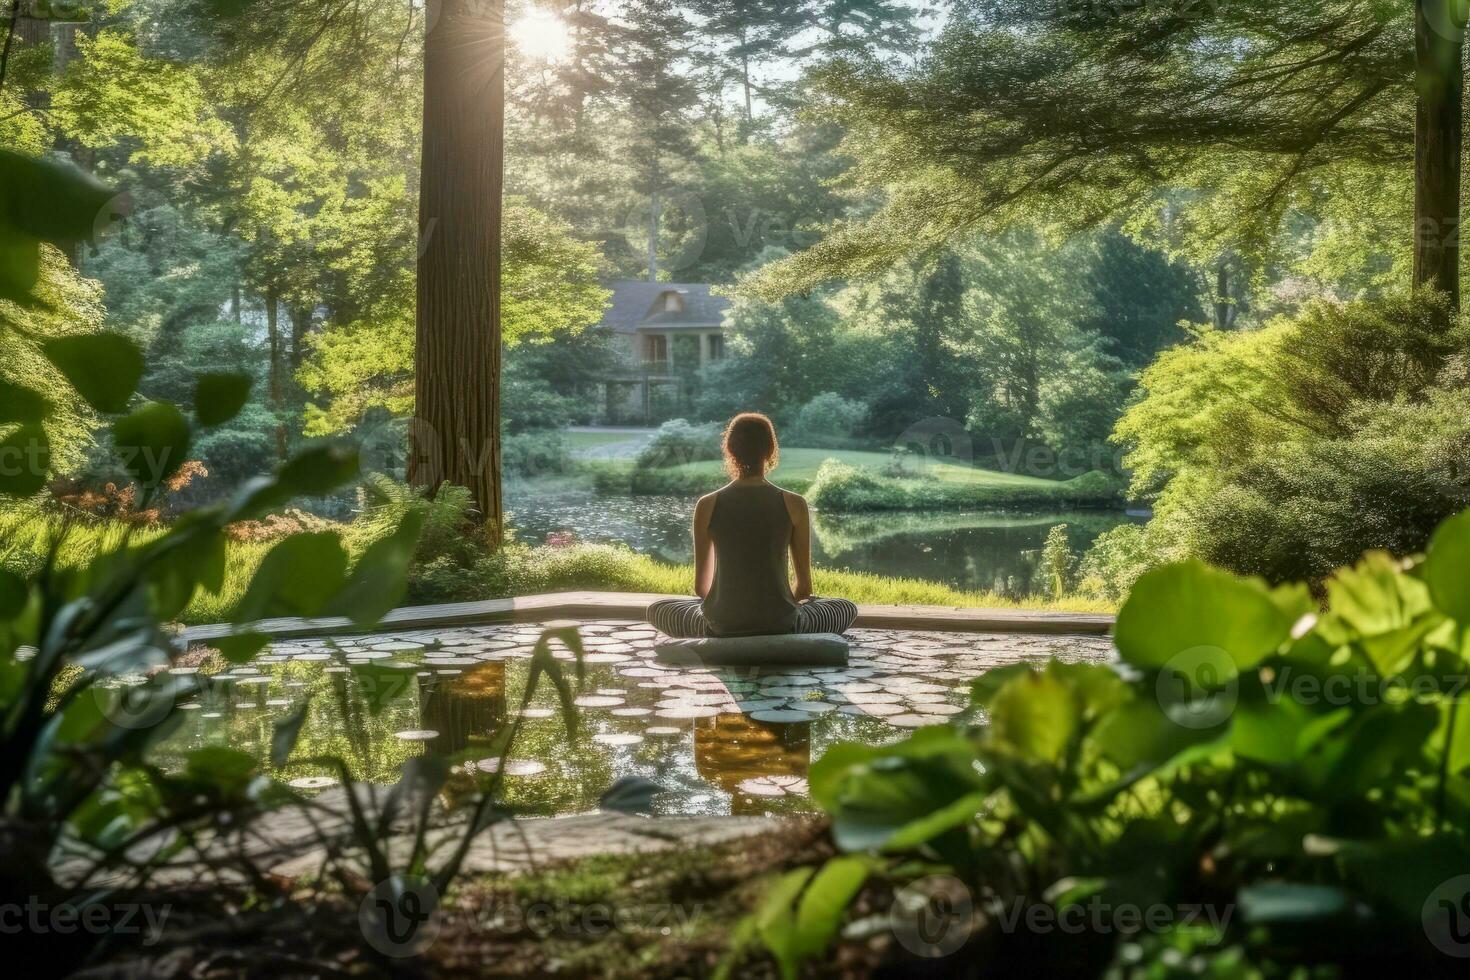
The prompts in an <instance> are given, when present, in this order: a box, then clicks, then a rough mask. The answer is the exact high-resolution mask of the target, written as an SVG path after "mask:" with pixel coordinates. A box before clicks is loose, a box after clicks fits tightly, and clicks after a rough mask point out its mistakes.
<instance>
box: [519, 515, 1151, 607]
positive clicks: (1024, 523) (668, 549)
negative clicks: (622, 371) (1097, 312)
mask: <svg viewBox="0 0 1470 980" xmlns="http://www.w3.org/2000/svg"><path fill="white" fill-rule="evenodd" d="M507 506H508V507H509V509H510V511H511V520H512V521H513V523H514V526H515V528H516V533H517V535H518V536H519V537H520V540H522V541H524V542H526V543H527V544H543V543H545V541H546V538H547V535H549V534H553V533H566V532H570V533H572V534H573V535H574V536H575V537H577V538H578V539H581V540H586V541H621V542H624V543H626V544H627V545H628V546H629V547H631V548H633V549H634V550H635V551H639V552H642V553H644V554H647V555H651V556H653V557H655V558H659V559H661V560H663V561H670V562H679V563H687V562H689V561H691V560H692V554H693V547H692V544H691V542H690V539H689V520H690V515H691V514H692V512H693V509H694V501H693V499H692V498H690V497H668V496H647V497H635V496H599V495H597V494H594V493H591V492H589V491H579V490H567V491H561V492H550V493H546V492H539V489H538V492H537V493H534V494H530V493H525V492H519V493H518V492H516V491H515V490H514V489H512V490H511V491H510V496H509V500H508V503H507ZM1130 520H1133V519H1132V518H1129V517H1128V516H1126V515H1124V514H1122V513H1099V512H1095V511H1094V512H1084V513H997V512H994V511H989V512H982V511H917V512H916V511H897V512H883V513H865V514H814V515H813V536H814V538H815V540H814V541H813V544H812V561H813V563H814V564H816V565H818V566H820V567H826V568H834V569H850V570H852V571H858V572H871V573H873V574H877V575H887V576H896V577H903V578H916V579H923V580H925V581H930V582H940V583H943V584H945V585H948V586H951V587H953V588H957V589H966V590H972V591H991V592H996V593H1001V594H1005V595H1029V594H1031V593H1032V592H1035V591H1039V588H1040V583H1039V582H1038V581H1035V579H1036V568H1037V564H1038V558H1039V556H1040V551H1041V546H1042V544H1043V542H1045V541H1046V535H1047V532H1048V531H1050V530H1051V529H1052V528H1053V527H1054V526H1056V525H1057V524H1066V525H1067V540H1068V541H1069V543H1070V544H1071V545H1072V549H1073V551H1074V552H1075V553H1077V554H1081V553H1082V552H1084V551H1086V550H1087V548H1088V547H1089V546H1090V545H1091V544H1092V542H1093V540H1094V539H1096V537H1097V536H1098V535H1099V534H1101V533H1102V532H1103V531H1106V530H1108V529H1110V528H1113V527H1117V526H1118V525H1119V524H1122V523H1125V522H1128V521H1130Z"/></svg>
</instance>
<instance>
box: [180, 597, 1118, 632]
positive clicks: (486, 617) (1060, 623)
mask: <svg viewBox="0 0 1470 980" xmlns="http://www.w3.org/2000/svg"><path fill="white" fill-rule="evenodd" d="M666 598H672V597H670V596H665V595H659V594H657V593H650V592H548V593H543V594H541V595H529V596H516V597H514V598H510V599H485V600H482V601H479V602H449V603H441V604H438V605H432V606H404V607H401V608H399V609H395V610H393V611H392V612H390V613H389V614H388V615H386V616H384V617H383V618H382V620H381V621H379V622H378V623H375V624H373V625H371V626H367V627H361V626H357V625H355V624H354V623H353V622H352V621H351V620H349V619H345V618H323V619H299V618H291V619H268V620H263V621H261V622H258V623H253V624H251V625H250V626H249V627H248V628H241V627H236V626H233V625H230V624H227V623H216V624H213V625H209V626H191V627H188V628H186V629H184V630H183V631H182V632H181V633H180V639H182V640H183V641H184V642H185V643H187V644H195V643H207V642H208V641H209V640H212V639H216V638H218V637H221V636H228V635H230V634H231V633H234V632H245V631H247V630H248V631H250V632H256V633H264V634H266V635H268V636H271V637H275V638H278V639H290V638H292V637H304V636H323V635H327V634H332V633H366V632H372V633H384V632H393V631H396V630H411V629H428V628H432V627H440V626H442V627H453V626H474V625H481V624H486V623H536V622H545V621H548V620H556V619H634V620H640V619H643V616H644V611H645V610H646V609H647V608H648V605H649V603H651V602H653V601H655V600H657V599H666ZM856 625H858V626H868V627H872V628H875V629H897V630H933V631H936V632H956V633H1047V634H1088V635H1094V636H1096V635H1103V634H1106V633H1108V632H1109V631H1111V630H1112V628H1113V617H1112V616H1105V615H1100V614H1095V613H1065V612H1043V611H1040V610H1030V609H984V608H967V607H964V606H858V618H857V623H856Z"/></svg>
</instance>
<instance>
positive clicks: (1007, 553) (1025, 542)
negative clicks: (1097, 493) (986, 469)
mask: <svg viewBox="0 0 1470 980" xmlns="http://www.w3.org/2000/svg"><path fill="white" fill-rule="evenodd" d="M1126 521H1127V518H1126V517H1124V516H1123V515H1122V514H1115V513H1098V512H1090V513H1046V514H1024V513H1021V514H993V513H975V512H953V511H948V512H947V511H905V512H901V513H883V514H838V515H825V516H824V515H821V514H817V515H815V516H814V517H813V522H812V529H813V532H814V538H815V541H814V543H813V548H812V558H813V561H814V562H816V563H817V564H818V565H829V564H830V565H838V566H846V567H850V568H853V569H857V570H860V571H874V572H879V573H880V574H884V575H893V576H902V577H910V578H919V579H926V580H928V581H934V582H942V583H944V584H946V585H950V586H952V587H955V588H965V589H981V590H991V591H995V592H998V593H1002V594H1005V593H1015V594H1017V595H1025V594H1029V593H1030V592H1031V591H1032V579H1033V577H1034V575H1035V572H1036V566H1037V563H1038V560H1039V556H1040V551H1041V547H1042V545H1043V544H1044V543H1045V541H1046V534H1047V532H1048V531H1049V530H1051V528H1052V527H1054V526H1055V525H1057V524H1066V525H1067V541H1068V544H1070V545H1071V546H1072V548H1073V550H1074V551H1076V552H1078V553H1080V552H1082V551H1085V550H1086V549H1087V548H1088V547H1089V546H1090V545H1091V544H1092V542H1093V541H1094V540H1095V539H1096V538H1097V536H1098V535H1099V534H1101V533H1102V532H1103V531H1106V530H1108V529H1110V528H1113V527H1116V526H1117V525H1119V524H1122V523H1125V522H1126Z"/></svg>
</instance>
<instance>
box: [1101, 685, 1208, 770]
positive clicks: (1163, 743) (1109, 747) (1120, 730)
mask: <svg viewBox="0 0 1470 980" xmlns="http://www.w3.org/2000/svg"><path fill="white" fill-rule="evenodd" d="M1228 730H1229V723H1228V721H1224V720H1222V721H1221V722H1220V723H1217V724H1215V725H1213V726H1204V727H1192V726H1187V725H1180V724H1178V723H1177V722H1175V721H1174V720H1173V719H1172V718H1170V717H1169V716H1168V715H1166V714H1165V713H1164V710H1163V708H1162V706H1161V705H1160V704H1159V703H1158V702H1157V701H1156V700H1154V699H1152V698H1139V699H1137V700H1135V701H1129V702H1127V703H1126V704H1122V705H1119V706H1118V707H1117V708H1115V709H1113V710H1112V711H1111V712H1109V713H1108V715H1107V716H1106V717H1104V718H1103V719H1102V720H1101V721H1099V722H1098V724H1097V726H1096V727H1095V728H1094V729H1093V730H1092V732H1091V733H1090V734H1089V736H1088V742H1089V744H1090V746H1091V748H1092V751H1094V752H1095V753H1096V754H1098V755H1100V756H1102V757H1103V758H1106V759H1108V760H1109V761H1111V762H1112V763H1113V764H1114V765H1116V766H1118V768H1120V769H1121V770H1123V772H1124V773H1125V774H1126V775H1127V776H1129V777H1131V778H1134V779H1136V778H1138V777H1140V776H1142V775H1146V774H1148V773H1151V772H1154V771H1156V770H1158V769H1160V768H1162V767H1164V766H1166V765H1168V764H1169V763H1171V762H1173V761H1174V760H1175V759H1177V758H1179V757H1180V756H1182V755H1184V754H1185V753H1188V752H1189V751H1190V750H1192V749H1195V748H1198V747H1200V746H1208V745H1211V744H1213V743H1214V742H1216V741H1218V740H1219V739H1220V738H1221V736H1222V735H1224V734H1225V733H1226V732H1227V731H1228Z"/></svg>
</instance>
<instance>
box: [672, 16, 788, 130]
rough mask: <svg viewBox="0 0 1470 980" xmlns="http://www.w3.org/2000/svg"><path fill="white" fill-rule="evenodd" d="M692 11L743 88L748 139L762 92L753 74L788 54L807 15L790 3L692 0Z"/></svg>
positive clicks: (704, 32) (701, 28) (702, 29)
mask: <svg viewBox="0 0 1470 980" xmlns="http://www.w3.org/2000/svg"><path fill="white" fill-rule="evenodd" d="M689 8H690V9H691V10H692V11H693V12H694V13H695V14H696V15H698V16H699V17H700V18H701V19H702V20H701V23H700V26H699V30H700V33H701V34H703V35H704V36H705V37H708V38H710V39H711V40H712V41H714V42H715V43H716V44H717V45H719V47H720V55H721V56H722V58H723V59H724V60H725V62H726V64H727V66H728V71H729V76H730V77H731V78H733V79H734V80H735V81H736V82H738V83H739V85H740V89H741V93H742V96H743V103H744V109H745V122H746V126H745V128H744V130H743V132H742V136H743V137H745V136H748V135H749V129H750V123H751V122H752V121H753V120H754V118H755V96H756V94H757V92H758V90H759V89H760V85H759V83H758V82H757V81H756V79H755V74H754V72H755V71H757V70H759V68H760V66H761V65H762V64H763V63H765V62H768V61H770V60H772V59H775V58H780V57H782V56H783V55H785V54H788V53H789V52H788V47H789V45H790V44H791V41H792V38H793V37H795V35H796V34H797V32H799V31H800V30H801V28H802V27H804V26H805V24H806V15H805V12H804V11H803V10H802V8H801V6H800V5H799V4H795V3H791V2H789V0H690V3H689ZM742 142H744V139H742Z"/></svg>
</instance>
